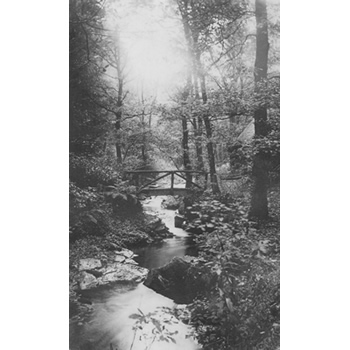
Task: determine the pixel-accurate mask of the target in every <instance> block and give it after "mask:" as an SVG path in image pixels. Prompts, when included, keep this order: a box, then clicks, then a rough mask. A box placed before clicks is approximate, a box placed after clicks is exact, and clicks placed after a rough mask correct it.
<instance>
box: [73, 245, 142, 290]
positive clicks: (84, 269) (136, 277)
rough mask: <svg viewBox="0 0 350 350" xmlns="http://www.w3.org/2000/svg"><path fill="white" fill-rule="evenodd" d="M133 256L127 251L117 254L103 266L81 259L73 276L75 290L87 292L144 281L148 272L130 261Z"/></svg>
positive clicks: (93, 260) (94, 261)
mask: <svg viewBox="0 0 350 350" xmlns="http://www.w3.org/2000/svg"><path fill="white" fill-rule="evenodd" d="M134 255H135V254H134V253H133V252H132V251H131V250H128V249H123V250H121V251H119V252H117V255H116V257H115V261H114V262H106V263H105V265H104V266H103V265H102V263H101V261H100V260H99V259H92V258H91V259H89V258H88V259H81V260H80V261H79V272H78V274H77V275H76V276H75V283H74V286H76V287H75V288H78V289H80V290H87V289H91V288H95V287H97V286H100V285H106V284H109V283H113V282H137V283H140V282H142V281H144V280H145V278H146V276H147V274H148V270H147V269H145V268H143V267H140V266H138V264H137V262H136V261H134V260H133V259H131V256H134Z"/></svg>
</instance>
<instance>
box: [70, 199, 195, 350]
mask: <svg viewBox="0 0 350 350" xmlns="http://www.w3.org/2000/svg"><path fill="white" fill-rule="evenodd" d="M164 198H165V197H162V196H159V197H152V198H151V199H148V200H146V201H145V202H144V203H143V206H144V210H145V211H146V212H149V213H152V214H156V215H157V216H158V217H160V218H161V219H162V220H163V222H164V223H165V224H166V226H167V227H168V228H169V230H170V232H172V233H174V235H175V237H173V238H169V239H166V240H165V241H164V242H162V243H159V244H154V245H151V246H148V247H145V248H140V249H135V250H134V252H135V253H136V254H138V257H137V258H135V260H136V261H137V262H138V263H139V265H140V266H143V267H146V268H149V269H150V268H156V267H160V266H163V265H165V264H166V263H168V262H169V261H170V260H171V259H172V258H173V257H175V256H184V255H196V248H195V244H194V242H193V240H192V238H191V236H190V235H189V234H188V233H187V232H185V231H184V230H182V229H178V228H175V227H174V215H175V211H173V210H166V209H162V208H161V202H162V200H163V199H164ZM87 297H88V298H89V300H90V301H91V303H92V305H91V307H90V310H89V311H86V312H85V313H84V314H83V315H81V318H80V319H79V320H77V319H74V320H71V322H70V350H116V349H117V350H168V349H169V350H180V349H181V350H195V349H198V348H199V347H198V345H197V344H196V342H195V341H194V340H193V338H191V337H186V335H188V334H189V333H190V331H191V329H190V328H189V327H188V326H187V325H185V324H183V323H182V322H178V321H177V320H175V319H173V318H172V315H171V313H169V312H167V308H172V307H173V306H174V305H175V304H174V302H173V301H172V300H171V299H169V298H166V297H164V296H162V295H160V294H158V293H156V292H154V291H153V290H151V289H149V288H147V287H145V286H144V285H143V284H138V285H136V286H135V285H132V284H123V283H121V284H118V285H116V286H114V287H112V288H103V287H101V288H96V289H95V290H93V291H90V292H88V293H87ZM140 312H142V313H143V314H144V315H146V316H147V315H148V314H149V313H153V316H152V317H153V318H154V319H156V320H158V321H160V323H161V324H162V325H166V327H165V329H164V330H163V331H162V333H163V334H164V335H166V334H168V335H169V334H170V333H175V332H176V334H172V335H171V337H172V338H173V340H174V342H175V343H174V342H173V341H169V342H166V341H165V340H160V339H159V336H155V329H156V327H155V325H154V324H153V323H152V322H150V323H147V324H142V330H141V329H138V330H137V331H135V330H133V326H134V325H135V321H136V320H135V319H134V318H130V317H129V316H130V315H132V314H140ZM165 320H166V321H169V322H166V323H164V321H165Z"/></svg>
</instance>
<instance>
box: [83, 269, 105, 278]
mask: <svg viewBox="0 0 350 350" xmlns="http://www.w3.org/2000/svg"><path fill="white" fill-rule="evenodd" d="M86 272H87V273H90V274H91V275H93V276H95V277H96V278H98V277H101V276H102V275H103V272H101V271H98V270H87V271H86Z"/></svg>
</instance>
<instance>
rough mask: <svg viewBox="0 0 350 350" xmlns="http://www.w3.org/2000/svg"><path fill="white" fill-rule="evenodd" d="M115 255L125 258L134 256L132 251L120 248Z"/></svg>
mask: <svg viewBox="0 0 350 350" xmlns="http://www.w3.org/2000/svg"><path fill="white" fill-rule="evenodd" d="M116 254H117V255H121V256H124V257H125V258H132V257H133V256H134V255H135V254H134V252H133V251H132V250H129V249H126V248H122V249H121V250H117V251H116Z"/></svg>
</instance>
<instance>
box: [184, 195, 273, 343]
mask: <svg viewBox="0 0 350 350" xmlns="http://www.w3.org/2000/svg"><path fill="white" fill-rule="evenodd" d="M195 207H196V208H197V211H196V214H197V215H198V216H199V218H197V219H195V221H196V220H199V219H200V220H201V221H203V218H204V219H205V221H206V222H213V223H214V224H215V229H214V230H208V229H207V226H204V225H203V223H201V224H199V228H200V229H202V231H204V233H203V234H201V235H199V236H197V241H198V242H199V244H200V249H201V253H200V256H201V258H202V259H204V260H205V261H206V264H205V266H206V269H207V271H206V272H204V273H206V274H209V273H211V274H212V273H215V274H216V275H217V279H214V280H213V281H215V283H214V284H213V285H212V286H211V288H210V290H209V291H208V293H207V294H206V297H205V298H200V299H197V300H196V301H195V302H194V303H193V304H191V306H190V308H191V312H192V318H191V322H192V324H193V325H194V326H195V327H196V330H197V332H198V338H199V341H200V343H201V344H203V346H204V349H208V350H211V349H213V350H214V349H220V350H221V349H225V350H226V349H232V348H237V349H255V348H259V349H260V348H262V349H266V350H267V349H271V348H274V347H276V346H277V344H278V342H279V260H278V250H279V248H278V247H279V239H278V236H275V235H276V230H278V228H276V229H272V228H268V229H267V230H265V229H264V228H263V227H259V228H258V229H257V228H256V225H255V224H254V223H252V222H249V221H248V220H247V219H246V217H247V215H246V213H247V209H248V207H247V205H246V203H244V202H243V201H242V200H241V201H237V202H234V203H226V204H224V203H222V202H220V201H218V200H206V201H204V202H203V204H202V205H198V204H196V206H195ZM192 208H193V207H192ZM192 208H191V209H192ZM228 209H230V210H228ZM229 213H231V214H232V215H228V214H229ZM214 217H215V218H214ZM258 346H260V347H258Z"/></svg>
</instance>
